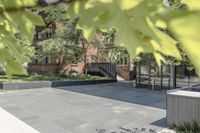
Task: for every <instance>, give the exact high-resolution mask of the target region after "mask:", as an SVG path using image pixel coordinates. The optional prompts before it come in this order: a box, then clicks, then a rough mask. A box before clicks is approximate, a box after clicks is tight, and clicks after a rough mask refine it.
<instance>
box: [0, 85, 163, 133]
mask: <svg viewBox="0 0 200 133" xmlns="http://www.w3.org/2000/svg"><path fill="white" fill-rule="evenodd" d="M165 104H166V95H165V92H162V91H151V90H147V89H136V88H134V87H133V86H132V83H110V84H101V85H84V86H71V87H62V88H41V89H29V90H18V91H10V92H2V93H1V94H0V107H1V108H3V109H4V110H6V111H7V112H9V113H11V114H12V115H14V116H15V117H17V118H19V119H20V120H22V121H23V122H25V123H26V124H28V125H29V126H31V127H32V128H34V129H35V130H37V131H39V132H41V133H97V132H99V131H107V132H108V133H110V132H111V131H116V130H117V129H118V128H119V127H123V128H127V129H133V128H152V129H157V130H160V129H162V128H165V126H166V119H165V116H166V110H165Z"/></svg>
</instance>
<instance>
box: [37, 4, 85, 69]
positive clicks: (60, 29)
mask: <svg viewBox="0 0 200 133" xmlns="http://www.w3.org/2000/svg"><path fill="white" fill-rule="evenodd" d="M36 11H37V12H38V13H42V14H43V15H44V20H45V23H46V24H47V27H46V29H45V30H44V32H46V31H48V30H50V29H53V30H54V32H53V33H54V34H53V35H52V37H51V38H50V39H47V40H44V41H41V42H39V43H38V45H39V46H40V47H39V51H38V56H40V59H42V58H41V57H45V56H52V57H54V58H56V59H57V61H58V65H59V66H62V65H63V64H64V63H65V62H64V61H65V60H66V59H68V60H70V61H71V62H72V63H74V62H76V61H77V60H78V59H79V58H80V57H81V55H82V54H81V53H82V48H81V41H82V40H83V39H84V38H83V34H82V30H80V29H77V27H76V26H77V22H78V19H77V18H76V19H73V20H69V19H68V18H67V17H66V15H65V14H66V9H65V8H63V5H56V6H50V7H46V8H43V9H39V10H36Z"/></svg>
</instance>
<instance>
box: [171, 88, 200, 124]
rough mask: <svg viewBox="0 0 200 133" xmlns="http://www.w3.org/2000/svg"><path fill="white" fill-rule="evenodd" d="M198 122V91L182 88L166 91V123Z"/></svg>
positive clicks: (199, 109)
mask: <svg viewBox="0 0 200 133" xmlns="http://www.w3.org/2000/svg"><path fill="white" fill-rule="evenodd" d="M194 121H195V122H197V123H198V124H200V92H194V91H185V90H183V89H180V90H174V91H168V93H167V124H168V126H171V125H172V124H176V125H182V124H184V123H190V124H192V123H193V122H194Z"/></svg>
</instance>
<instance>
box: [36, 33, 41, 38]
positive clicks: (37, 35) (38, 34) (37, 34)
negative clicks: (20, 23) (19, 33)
mask: <svg viewBox="0 0 200 133" xmlns="http://www.w3.org/2000/svg"><path fill="white" fill-rule="evenodd" d="M36 37H37V39H42V32H41V31H37V32H36Z"/></svg>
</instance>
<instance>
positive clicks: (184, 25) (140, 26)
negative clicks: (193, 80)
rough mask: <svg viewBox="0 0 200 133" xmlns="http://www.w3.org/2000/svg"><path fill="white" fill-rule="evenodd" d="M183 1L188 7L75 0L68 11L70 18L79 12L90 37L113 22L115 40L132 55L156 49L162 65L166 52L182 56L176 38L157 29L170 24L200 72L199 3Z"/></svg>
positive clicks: (155, 1) (152, 0) (146, 0)
mask: <svg viewBox="0 0 200 133" xmlns="http://www.w3.org/2000/svg"><path fill="white" fill-rule="evenodd" d="M177 2H178V0H177ZM182 2H183V3H185V4H187V5H188V10H182V9H177V8H169V7H166V6H165V5H164V4H163V2H162V1H160V0H136V1H132V0H111V1H107V0H85V1H82V0H76V1H74V2H73V3H71V4H70V6H69V13H68V14H69V16H70V17H71V18H73V17H77V16H80V23H79V26H80V27H81V28H82V29H83V30H84V32H85V36H86V37H87V38H91V35H92V34H93V33H94V32H95V30H96V29H106V28H108V27H112V26H113V27H114V28H115V29H116V31H117V35H116V38H115V44H118V45H120V46H124V47H126V48H127V50H128V52H129V54H130V56H131V58H135V57H136V56H138V55H139V54H140V53H142V52H145V53H153V55H154V56H155V59H156V62H157V64H159V65H160V64H161V63H162V62H165V56H167V57H168V56H171V57H174V58H176V59H178V60H181V54H180V51H179V49H178V48H177V41H176V40H174V39H173V38H171V37H169V36H168V35H167V34H165V33H163V32H162V31H160V30H158V29H157V27H162V28H166V27H169V28H170V29H171V30H172V32H173V33H175V34H176V35H177V38H178V40H180V42H181V43H180V47H181V49H183V50H184V52H185V53H186V54H187V56H188V58H189V59H190V61H191V62H192V64H193V65H194V67H195V69H196V71H197V73H198V74H199V75H200V62H199V61H198V60H199V59H200V54H199V52H198V51H199V49H200V45H199V42H200V37H199V35H200V29H199V26H198V24H199V23H200V6H199V3H198V2H197V1H196V0H183V1H182ZM182 6H183V5H182ZM187 20H190V22H188V21H187Z"/></svg>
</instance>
